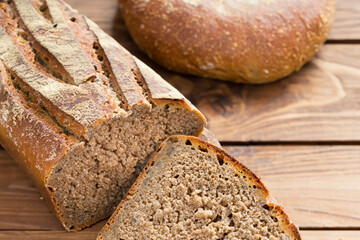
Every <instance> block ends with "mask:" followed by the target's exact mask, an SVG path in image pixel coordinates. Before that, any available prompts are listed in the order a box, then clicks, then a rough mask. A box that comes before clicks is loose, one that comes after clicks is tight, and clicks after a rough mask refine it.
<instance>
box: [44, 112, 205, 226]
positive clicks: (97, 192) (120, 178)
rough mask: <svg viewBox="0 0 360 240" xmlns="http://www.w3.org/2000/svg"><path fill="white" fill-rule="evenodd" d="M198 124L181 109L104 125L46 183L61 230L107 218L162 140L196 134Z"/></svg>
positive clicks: (194, 116)
mask: <svg viewBox="0 0 360 240" xmlns="http://www.w3.org/2000/svg"><path fill="white" fill-rule="evenodd" d="M202 127H203V122H202V121H201V120H200V119H199V117H198V115H197V114H196V113H194V112H190V111H189V110H187V109H185V108H180V107H169V105H164V106H162V107H155V108H153V109H151V110H149V109H146V108H139V109H137V110H133V112H132V114H131V115H130V116H128V117H119V118H116V119H112V120H109V121H106V122H104V123H103V124H101V125H100V126H98V127H97V128H96V129H93V130H92V132H91V133H90V134H89V140H88V141H83V142H81V143H80V144H77V145H76V146H74V147H73V148H72V149H71V150H70V151H69V152H68V154H67V155H65V156H64V157H63V158H62V159H61V160H60V161H59V162H58V164H57V165H56V166H55V167H54V168H53V170H52V172H51V174H50V175H49V177H48V180H47V185H48V188H49V190H50V191H51V192H53V193H54V194H53V195H54V196H55V199H54V201H55V202H56V205H57V208H58V209H59V211H60V214H61V217H62V218H64V219H65V226H66V227H67V228H68V229H70V230H77V229H80V228H82V227H83V226H87V225H89V224H91V223H94V222H95V221H97V220H99V219H102V218H104V217H107V216H108V215H109V214H111V213H112V212H113V211H114V209H115V207H116V206H117V205H118V204H119V202H120V201H121V200H122V198H123V197H124V196H125V194H126V193H127V191H128V189H129V188H130V186H131V185H132V183H133V182H134V181H135V179H136V177H137V176H138V174H139V173H140V171H141V169H142V168H143V167H144V166H145V164H146V162H147V159H148V157H149V155H150V154H151V153H152V152H153V151H154V149H155V148H156V147H157V146H158V144H159V143H161V142H162V141H163V140H164V139H165V138H166V137H167V136H169V135H174V134H186V135H195V134H197V133H198V132H199V131H201V129H202Z"/></svg>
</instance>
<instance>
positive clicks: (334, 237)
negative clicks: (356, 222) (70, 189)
mask: <svg viewBox="0 0 360 240" xmlns="http://www.w3.org/2000/svg"><path fill="white" fill-rule="evenodd" d="M97 234H98V232H96V231H87V230H85V231H82V232H78V233H68V232H65V231H51V232H49V231H3V232H0V240H20V239H21V240H32V239H37V240H55V239H56V240H57V239H61V240H89V239H95V238H96V236H97ZM301 235H302V238H303V240H340V239H341V240H358V239H360V231H301Z"/></svg>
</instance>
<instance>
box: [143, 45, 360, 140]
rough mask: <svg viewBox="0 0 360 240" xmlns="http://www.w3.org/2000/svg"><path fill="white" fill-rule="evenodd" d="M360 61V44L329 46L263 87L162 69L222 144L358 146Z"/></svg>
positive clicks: (162, 72) (166, 77)
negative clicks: (345, 143) (354, 143)
mask: <svg viewBox="0 0 360 240" xmlns="http://www.w3.org/2000/svg"><path fill="white" fill-rule="evenodd" d="M359 59H360V45H351V44H350V45H329V44H327V45H325V46H324V47H323V48H322V50H321V52H320V53H319V54H318V55H317V56H316V58H315V59H314V60H313V61H311V62H310V63H308V64H307V65H306V66H305V67H304V68H303V69H302V70H300V71H299V72H297V73H295V74H293V75H291V76H290V77H288V78H286V79H283V80H280V81H278V82H275V83H270V84H266V85H261V86H254V85H242V84H235V83H227V82H221V81H215V80H209V79H201V78H196V77H190V76H180V75H176V74H170V73H168V72H165V71H162V70H161V69H159V68H158V69H157V70H158V72H159V73H160V74H161V75H163V77H164V78H165V79H167V80H168V81H169V82H171V83H172V84H173V85H174V86H175V87H177V88H178V89H179V90H180V91H181V92H182V93H184V94H185V95H186V96H187V97H188V98H189V99H190V100H191V101H192V102H193V103H194V104H195V105H196V106H197V107H198V108H199V109H200V111H202V113H203V114H204V115H205V117H206V118H207V119H208V123H209V126H208V128H209V129H210V130H211V131H212V132H213V133H214V134H215V135H216V136H217V137H218V139H219V140H220V141H242V142H249V141H359V140H360V108H359V106H360V97H359V94H360V81H359V79H360V61H359ZM148 63H150V62H148ZM150 65H152V66H153V67H154V65H153V64H151V63H150Z"/></svg>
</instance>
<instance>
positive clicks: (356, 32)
mask: <svg viewBox="0 0 360 240" xmlns="http://www.w3.org/2000/svg"><path fill="white" fill-rule="evenodd" d="M328 39H329V40H337V41H342V40H345V41H346V40H358V42H360V41H359V40H360V4H359V1H358V0H338V1H337V12H336V18H335V23H334V26H333V29H332V31H331V33H330V36H329V38H328Z"/></svg>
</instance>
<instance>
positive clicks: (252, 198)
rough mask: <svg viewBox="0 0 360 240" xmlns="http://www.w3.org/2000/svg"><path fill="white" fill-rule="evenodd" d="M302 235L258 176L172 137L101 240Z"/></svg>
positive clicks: (218, 153)
mask: <svg viewBox="0 0 360 240" xmlns="http://www.w3.org/2000/svg"><path fill="white" fill-rule="evenodd" d="M113 239H126V240H142V239H159V240H160V239H164V240H165V239H256V240H260V239H263V240H265V239H268V240H275V239H279V240H284V239H296V240H299V239H301V236H300V234H299V231H298V229H297V227H296V226H295V225H294V224H293V223H292V222H291V221H290V220H289V218H288V216H287V215H286V213H285V212H284V210H283V208H282V207H281V206H280V205H278V204H276V203H274V200H273V199H271V197H270V196H269V192H268V190H267V189H266V187H265V186H264V184H263V183H262V182H261V181H260V179H259V178H258V177H257V176H256V175H255V174H254V173H253V172H251V170H249V169H248V168H247V167H246V166H244V165H243V164H242V163H240V162H239V161H237V160H236V159H234V158H233V157H232V156H230V155H229V154H227V153H226V152H225V151H224V150H222V149H220V148H218V147H216V146H215V145H212V144H210V143H208V142H205V141H203V140H201V139H199V138H196V137H189V136H171V137H169V138H168V139H167V140H165V141H164V142H163V143H162V144H161V145H160V147H159V148H158V149H157V150H156V152H155V153H154V154H153V156H152V157H151V159H150V160H149V162H148V164H147V166H146V167H145V168H144V169H143V171H142V172H141V174H140V176H139V178H138V179H137V180H136V182H135V183H134V185H133V186H132V187H131V189H130V190H129V192H128V194H127V196H126V197H125V198H124V199H123V200H122V202H121V203H120V204H119V206H118V208H117V209H116V211H115V213H114V214H113V215H112V216H111V218H110V219H109V221H108V222H107V223H106V225H105V226H104V228H103V229H102V231H101V232H100V234H99V236H98V240H113Z"/></svg>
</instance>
